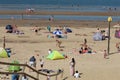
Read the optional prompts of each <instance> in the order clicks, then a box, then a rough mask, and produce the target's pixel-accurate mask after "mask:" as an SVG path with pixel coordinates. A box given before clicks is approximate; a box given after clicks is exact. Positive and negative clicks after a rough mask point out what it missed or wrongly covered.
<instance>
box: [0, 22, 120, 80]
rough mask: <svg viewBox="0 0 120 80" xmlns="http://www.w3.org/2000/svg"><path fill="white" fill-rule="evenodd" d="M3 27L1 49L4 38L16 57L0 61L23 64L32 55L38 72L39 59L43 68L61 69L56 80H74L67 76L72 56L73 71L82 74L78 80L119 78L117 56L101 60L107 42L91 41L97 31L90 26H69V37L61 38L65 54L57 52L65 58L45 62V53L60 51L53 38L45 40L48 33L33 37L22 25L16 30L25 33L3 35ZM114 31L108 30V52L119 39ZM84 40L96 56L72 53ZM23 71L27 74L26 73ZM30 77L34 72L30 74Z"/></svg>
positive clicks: (0, 39) (43, 32) (119, 55)
mask: <svg viewBox="0 0 120 80" xmlns="http://www.w3.org/2000/svg"><path fill="white" fill-rule="evenodd" d="M5 23H6V22H5ZM96 24H97V23H96ZM98 24H99V23H98ZM100 25H102V24H100ZM106 25H107V23H106ZM112 25H113V24H112ZM3 26H5V24H3V25H2V27H0V46H1V47H2V39H3V36H4V35H5V36H6V47H8V48H11V50H12V52H13V53H15V54H14V55H12V56H11V58H0V61H6V62H11V61H12V60H18V61H20V63H25V62H28V60H29V58H30V57H31V56H32V55H35V57H36V58H37V69H40V66H39V59H40V58H42V57H44V58H43V60H44V62H45V65H44V68H47V69H52V70H57V69H59V68H60V69H64V74H63V77H62V78H61V76H60V75H59V76H58V80H62V79H63V78H65V77H68V78H67V79H66V80H75V79H74V78H73V77H71V76H70V74H69V61H70V60H71V58H72V57H74V58H75V60H76V70H78V71H79V72H80V73H82V74H81V78H80V79H77V80H118V79H119V78H120V76H119V75H120V70H119V68H120V64H119V58H120V54H118V53H117V54H112V55H110V56H109V59H104V58H103V53H102V51H103V50H104V49H106V48H107V40H105V41H93V39H92V36H93V32H95V31H96V28H90V27H89V26H91V25H88V26H86V27H80V28H78V26H77V27H75V26H74V27H72V26H71V27H72V28H71V29H72V30H73V33H69V34H68V39H61V40H62V41H63V44H62V46H64V47H65V48H63V49H64V51H60V52H61V53H64V54H66V55H67V56H68V58H66V59H63V60H47V59H46V58H45V57H46V56H47V55H48V52H47V51H48V49H49V48H51V49H53V50H59V49H58V48H57V47H56V43H55V39H53V38H52V39H48V38H47V35H48V34H49V33H45V32H47V30H41V31H40V32H39V34H40V35H35V33H34V32H33V31H31V30H30V29H31V27H28V26H23V27H22V26H21V25H18V28H19V30H23V31H24V33H25V34H24V35H16V34H9V33H5V29H4V27H3ZM19 26H20V27H19ZM40 26H41V25H40ZM81 26H82V25H81ZM83 26H84V25H83ZM105 27H106V26H103V28H100V29H105ZM45 29H46V28H45ZM53 29H54V28H53V27H52V30H53ZM114 30H115V29H114V28H112V29H111V43H110V52H116V51H117V50H116V48H115V43H116V42H118V41H119V39H117V38H115V37H114ZM75 34H80V35H81V36H80V35H78V36H75ZM83 34H87V36H84V35H83ZM84 38H86V39H87V40H88V45H89V46H90V47H91V48H92V49H93V50H95V51H96V52H97V53H96V54H83V55H80V54H76V53H73V54H71V52H72V50H73V48H76V49H79V48H80V44H82V43H83V40H84ZM36 54H39V56H36ZM26 71H27V72H28V70H26ZM30 74H33V73H32V72H31V73H30ZM35 76H36V75H35ZM40 79H41V80H46V77H43V76H40ZM30 80H31V79H30ZM51 80H55V77H53V78H51Z"/></svg>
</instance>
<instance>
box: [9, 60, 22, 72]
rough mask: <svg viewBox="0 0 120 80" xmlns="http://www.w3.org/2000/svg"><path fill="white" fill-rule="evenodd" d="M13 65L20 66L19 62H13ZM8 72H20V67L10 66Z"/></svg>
mask: <svg viewBox="0 0 120 80" xmlns="http://www.w3.org/2000/svg"><path fill="white" fill-rule="evenodd" d="M12 63H13V64H19V62H18V61H16V60H15V61H13V62H12ZM8 70H9V71H10V72H12V71H20V66H14V65H10V66H9V67H8Z"/></svg>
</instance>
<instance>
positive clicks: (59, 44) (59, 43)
mask: <svg viewBox="0 0 120 80" xmlns="http://www.w3.org/2000/svg"><path fill="white" fill-rule="evenodd" d="M61 44H62V41H60V40H56V46H57V47H59V48H61Z"/></svg>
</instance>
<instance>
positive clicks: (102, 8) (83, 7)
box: [0, 0, 120, 21]
mask: <svg viewBox="0 0 120 80" xmlns="http://www.w3.org/2000/svg"><path fill="white" fill-rule="evenodd" d="M31 8H32V9H34V10H36V11H74V12H108V11H114V12H116V13H117V12H119V11H120V0H0V10H26V9H31ZM50 16H51V15H23V17H24V19H49V18H50ZM11 17H14V18H15V19H21V15H0V19H11ZM107 18H108V16H75V15H54V19H56V20H102V21H105V20H107ZM112 18H113V21H120V16H118V15H117V14H116V15H115V16H112Z"/></svg>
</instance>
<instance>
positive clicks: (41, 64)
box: [40, 59, 44, 68]
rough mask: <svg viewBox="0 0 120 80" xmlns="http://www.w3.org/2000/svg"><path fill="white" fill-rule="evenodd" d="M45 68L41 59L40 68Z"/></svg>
mask: <svg viewBox="0 0 120 80" xmlns="http://www.w3.org/2000/svg"><path fill="white" fill-rule="evenodd" d="M43 66H44V61H43V60H42V59H40V67H41V68H43Z"/></svg>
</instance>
